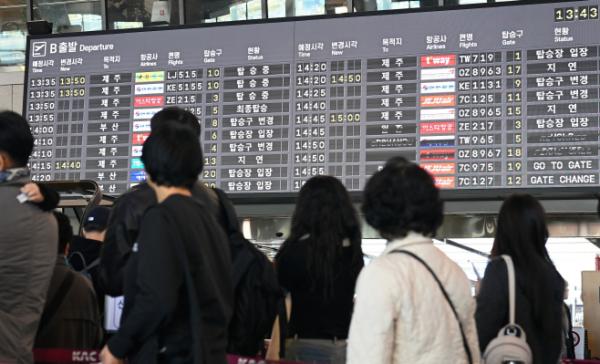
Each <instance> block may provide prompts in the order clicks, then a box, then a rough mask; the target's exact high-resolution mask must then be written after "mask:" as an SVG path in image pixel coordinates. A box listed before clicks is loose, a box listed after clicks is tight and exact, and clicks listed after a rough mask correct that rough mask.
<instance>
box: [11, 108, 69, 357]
mask: <svg viewBox="0 0 600 364" xmlns="http://www.w3.org/2000/svg"><path fill="white" fill-rule="evenodd" d="M32 150H33V136H32V135H31V131H30V129H29V125H28V124H27V121H26V120H25V119H24V118H23V117H22V116H20V115H19V114H16V113H14V112H10V111H5V112H0V211H1V216H2V218H0V251H1V252H2V254H0V287H1V289H0V363H18V364H22V363H24V364H28V363H33V355H32V352H31V349H32V347H33V342H34V339H35V335H36V331H37V328H38V324H39V320H40V317H41V315H42V311H43V309H44V302H45V300H46V292H47V291H48V286H49V284H50V278H51V277H52V270H53V268H54V263H55V262H56V249H57V244H58V241H57V240H58V231H57V226H56V220H55V219H54V217H53V216H52V214H50V213H47V212H43V211H42V210H41V209H40V208H38V207H37V206H35V205H33V204H31V203H28V202H24V201H23V200H22V199H21V200H19V199H18V196H19V195H20V194H21V193H22V192H21V188H22V187H23V186H24V185H25V184H27V183H28V182H30V179H29V170H28V169H27V162H28V160H29V156H30V154H31V152H32ZM21 196H23V195H21Z"/></svg>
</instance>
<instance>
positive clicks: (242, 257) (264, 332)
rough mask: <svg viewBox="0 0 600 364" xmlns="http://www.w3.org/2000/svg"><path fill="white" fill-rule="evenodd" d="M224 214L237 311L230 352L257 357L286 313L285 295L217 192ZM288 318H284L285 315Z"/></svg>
mask: <svg viewBox="0 0 600 364" xmlns="http://www.w3.org/2000/svg"><path fill="white" fill-rule="evenodd" d="M214 191H215V192H216V193H217V195H218V196H219V203H220V205H221V209H222V211H223V215H224V224H225V226H224V229H225V232H226V233H227V237H228V238H229V244H230V247H231V258H232V262H233V287H234V300H235V301H234V306H233V307H234V308H233V317H232V320H231V323H230V325H229V338H228V342H227V352H228V353H230V354H236V355H242V356H256V355H257V354H258V353H259V352H262V351H263V349H264V345H263V341H264V339H265V338H267V337H269V334H270V332H271V328H272V326H273V322H274V320H275V317H276V316H277V315H278V314H281V313H282V310H283V313H285V303H284V294H283V291H282V289H281V288H280V286H279V282H278V280H277V274H276V272H275V268H274V266H273V264H272V263H271V261H269V259H268V258H267V257H266V255H265V254H264V253H262V252H261V251H260V250H258V248H257V247H256V246H255V245H254V244H252V243H251V242H250V241H248V240H247V239H246V238H245V237H244V235H243V234H242V232H241V231H240V228H239V224H238V220H237V215H236V213H235V210H234V209H233V205H231V203H230V202H229V199H228V197H227V195H226V194H225V192H223V191H221V190H219V189H216V188H215V189H214ZM284 317H285V316H284Z"/></svg>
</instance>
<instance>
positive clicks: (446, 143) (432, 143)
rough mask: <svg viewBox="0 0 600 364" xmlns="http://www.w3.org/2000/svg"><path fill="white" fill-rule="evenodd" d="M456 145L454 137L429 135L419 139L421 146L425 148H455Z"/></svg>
mask: <svg viewBox="0 0 600 364" xmlns="http://www.w3.org/2000/svg"><path fill="white" fill-rule="evenodd" d="M454 143H455V138H454V135H428V136H424V137H421V138H420V139H419V145H420V146H421V147H423V148H430V147H453V146H454Z"/></svg>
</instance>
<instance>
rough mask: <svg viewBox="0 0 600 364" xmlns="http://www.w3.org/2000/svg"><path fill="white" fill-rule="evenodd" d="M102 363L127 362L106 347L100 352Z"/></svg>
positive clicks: (115, 363) (116, 363) (122, 363)
mask: <svg viewBox="0 0 600 364" xmlns="http://www.w3.org/2000/svg"><path fill="white" fill-rule="evenodd" d="M100 362H101V363H102V364H124V363H125V361H124V360H122V359H119V358H116V357H115V356H114V355H113V354H112V353H111V352H110V349H109V348H108V346H107V345H105V346H104V349H102V351H101V352H100Z"/></svg>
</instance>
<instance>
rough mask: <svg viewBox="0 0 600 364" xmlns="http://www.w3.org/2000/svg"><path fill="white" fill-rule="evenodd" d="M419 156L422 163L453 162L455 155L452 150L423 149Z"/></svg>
mask: <svg viewBox="0 0 600 364" xmlns="http://www.w3.org/2000/svg"><path fill="white" fill-rule="evenodd" d="M419 155H420V159H421V160H422V161H448V160H454V158H455V156H456V153H455V151H454V149H425V150H421V152H420V154H419Z"/></svg>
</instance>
